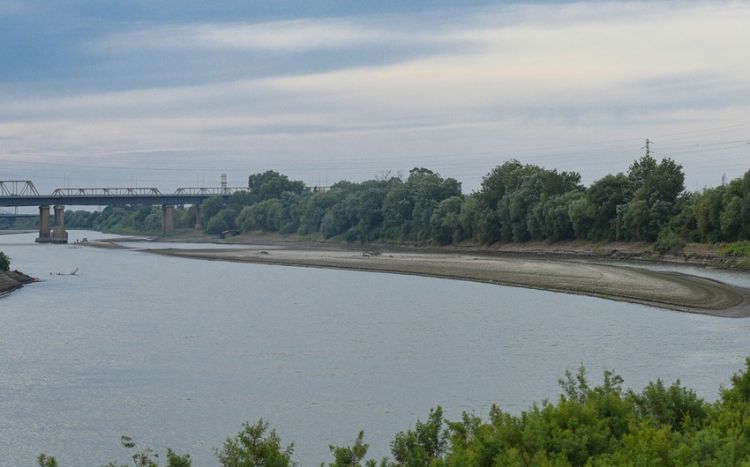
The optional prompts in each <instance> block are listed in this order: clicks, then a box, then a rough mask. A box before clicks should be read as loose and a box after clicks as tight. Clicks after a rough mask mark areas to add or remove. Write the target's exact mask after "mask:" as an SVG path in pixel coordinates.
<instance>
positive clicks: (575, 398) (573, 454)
mask: <svg viewBox="0 0 750 467" xmlns="http://www.w3.org/2000/svg"><path fill="white" fill-rule="evenodd" d="M560 384H561V386H562V390H563V393H562V395H561V396H560V397H559V399H558V400H557V401H554V402H548V401H544V402H542V403H541V404H535V405H533V406H532V407H531V408H530V409H529V410H527V411H525V412H523V413H521V414H520V415H512V414H509V413H506V412H503V411H502V410H501V409H499V408H498V407H493V408H492V409H491V410H490V413H489V418H488V419H486V420H482V419H480V418H479V417H477V416H475V415H471V414H466V413H465V414H464V415H463V416H462V417H461V419H460V420H452V421H449V420H446V419H445V418H444V417H443V411H442V409H441V408H440V407H437V408H435V409H434V410H432V411H430V414H429V416H428V417H427V420H426V421H424V422H421V421H417V422H416V424H415V426H414V428H413V429H410V430H407V431H404V432H401V433H398V434H396V436H395V437H394V438H393V440H392V441H391V443H390V450H391V458H386V459H381V460H374V459H369V460H366V457H367V451H368V448H369V446H368V445H367V444H366V443H365V442H364V433H363V432H360V433H359V434H358V436H357V437H356V438H355V440H354V443H353V444H352V445H349V446H331V447H330V450H331V454H332V457H333V459H332V461H331V462H330V463H329V464H327V465H329V466H332V467H344V466H349V467H353V466H371V467H376V466H381V467H401V466H403V467H407V466H409V467H417V466H445V467H448V466H592V467H593V466H632V465H638V466H690V465H694V466H699V465H700V466H732V465H737V466H739V465H750V359H747V361H746V368H745V370H744V371H741V372H739V373H737V374H736V375H734V376H733V377H732V380H731V385H730V386H729V387H728V388H722V389H721V395H720V398H719V400H718V401H716V402H714V403H707V402H705V401H703V400H702V399H700V398H699V397H698V396H697V395H696V394H695V392H694V391H692V390H690V389H687V388H685V387H683V386H682V385H681V384H680V383H679V381H678V382H676V383H674V384H672V385H671V386H665V385H664V384H663V383H662V382H661V381H656V382H655V383H650V384H649V385H647V386H646V388H644V389H643V390H642V391H641V392H640V393H636V392H633V391H631V390H624V389H623V387H622V384H623V381H622V378H620V377H619V376H617V375H616V374H613V373H611V372H605V373H604V380H603V382H602V384H600V385H599V386H595V387H592V386H590V385H589V382H588V381H587V378H586V375H585V372H584V370H583V369H581V370H579V372H578V373H577V374H575V375H574V374H571V373H566V376H565V378H564V379H561V380H560ZM122 442H123V446H124V447H125V448H127V449H129V450H131V453H133V454H132V459H133V462H134V465H136V466H137V467H156V466H158V465H159V464H158V455H157V454H156V453H155V452H153V451H152V450H150V449H140V448H139V447H138V446H137V445H136V444H135V442H133V440H132V439H131V438H128V437H123V440H122ZM215 452H216V457H217V460H218V462H219V465H221V466H224V467H241V466H248V467H249V466H278V467H284V466H292V465H296V463H295V461H294V445H293V444H290V445H288V446H285V445H284V444H283V443H282V441H281V438H280V436H279V435H278V434H277V433H276V431H274V430H272V429H270V428H269V425H268V423H267V422H265V421H263V420H260V421H258V422H257V423H255V424H246V425H244V427H243V430H242V431H241V432H240V433H239V434H237V435H236V436H235V437H232V438H228V439H227V440H226V441H225V442H224V445H223V446H222V447H221V448H220V449H216V451H215ZM38 461H39V465H40V466H42V467H56V466H57V465H58V464H57V462H56V460H55V459H54V458H53V457H49V456H46V455H41V456H40V457H39V459H38ZM118 465H120V464H116V463H110V464H107V466H105V467H117V466H118ZM165 465H167V466H168V467H187V466H190V465H191V460H190V456H189V455H186V454H185V455H179V454H177V453H175V452H172V451H171V450H170V451H167V455H166V464H165ZM322 465H325V464H322Z"/></svg>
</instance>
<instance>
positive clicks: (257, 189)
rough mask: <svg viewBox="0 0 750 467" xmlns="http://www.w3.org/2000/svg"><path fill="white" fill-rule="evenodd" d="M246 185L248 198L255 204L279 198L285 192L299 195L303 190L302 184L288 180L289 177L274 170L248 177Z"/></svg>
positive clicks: (303, 185)
mask: <svg viewBox="0 0 750 467" xmlns="http://www.w3.org/2000/svg"><path fill="white" fill-rule="evenodd" d="M247 185H248V188H249V189H250V198H251V199H253V200H254V201H255V202H258V201H265V200H267V199H271V198H276V199H278V198H281V194H282V193H284V192H285V191H289V192H291V193H295V194H301V193H302V192H303V191H304V190H305V184H304V183H303V182H301V181H292V180H289V177H287V176H286V175H282V174H280V173H278V172H276V171H274V170H268V171H266V172H263V173H258V174H253V175H250V177H248V184H247Z"/></svg>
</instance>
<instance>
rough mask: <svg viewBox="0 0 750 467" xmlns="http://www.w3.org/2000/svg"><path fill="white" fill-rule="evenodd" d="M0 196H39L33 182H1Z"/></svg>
mask: <svg viewBox="0 0 750 467" xmlns="http://www.w3.org/2000/svg"><path fill="white" fill-rule="evenodd" d="M0 196H6V197H10V196H39V192H38V191H37V189H36V187H35V186H34V184H33V183H32V182H31V180H0Z"/></svg>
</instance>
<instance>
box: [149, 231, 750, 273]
mask: <svg viewBox="0 0 750 467" xmlns="http://www.w3.org/2000/svg"><path fill="white" fill-rule="evenodd" d="M158 240H159V241H161V242H180V243H218V244H227V245H287V246H289V247H291V248H300V249H315V250H318V249H324V250H329V249H343V250H351V251H362V250H363V249H364V250H372V249H375V250H378V249H383V250H385V249H387V250H393V251H400V252H401V251H403V252H408V251H412V252H425V253H461V254H476V255H489V256H498V255H499V256H515V257H528V258H545V259H546V258H555V259H574V260H581V259H582V260H597V261H601V260H606V261H613V262H619V261H623V262H643V263H666V264H676V265H689V266H698V267H709V268H716V269H729V270H740V271H750V257H747V256H732V255H726V254H723V253H722V245H719V244H706V243H689V244H687V245H685V247H684V248H683V250H682V252H681V253H679V254H664V255H662V254H659V253H656V252H655V251H654V245H653V243H648V242H599V243H595V242H588V241H582V240H565V241H560V242H555V243H548V242H543V241H529V242H524V243H512V242H509V243H495V244H492V245H481V244H478V243H472V242H462V243H460V244H458V245H444V246H438V245H425V244H420V243H413V242H384V241H379V242H374V243H367V244H364V245H363V244H360V243H350V242H342V241H339V240H335V239H329V240H322V239H319V238H313V237H309V236H300V235H296V234H288V235H282V234H279V233H275V232H248V233H242V234H240V235H237V236H234V237H229V238H226V239H219V238H218V237H217V236H216V235H208V234H205V233H203V232H196V231H194V230H184V231H180V232H176V233H173V234H170V235H168V236H166V237H158Z"/></svg>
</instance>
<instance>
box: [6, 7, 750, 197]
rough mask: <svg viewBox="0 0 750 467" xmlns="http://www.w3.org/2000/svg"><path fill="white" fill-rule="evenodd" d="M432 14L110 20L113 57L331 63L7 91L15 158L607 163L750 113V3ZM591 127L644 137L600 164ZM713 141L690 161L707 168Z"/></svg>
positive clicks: (107, 46) (614, 136)
mask: <svg viewBox="0 0 750 467" xmlns="http://www.w3.org/2000/svg"><path fill="white" fill-rule="evenodd" d="M433 19H434V18H431V19H430V21H426V20H425V19H424V17H422V16H419V15H415V16H411V17H402V18H398V21H395V20H394V18H377V20H372V19H367V18H327V19H300V20H292V21H277V22H266V23H239V22H236V23H231V24H184V25H171V26H164V27H151V28H147V29H144V28H140V29H137V30H133V31H131V32H128V33H125V34H120V35H115V36H111V35H110V36H107V37H105V38H104V39H102V40H101V41H100V42H98V43H97V44H98V45H96V47H97V50H98V51H99V52H100V53H103V52H106V53H107V54H110V55H111V56H114V57H118V56H119V55H118V54H123V53H131V52H132V53H139V52H141V51H144V50H147V51H151V52H153V53H155V54H156V56H157V58H158V57H160V56H162V57H166V56H168V55H169V54H170V53H172V52H173V51H180V52H181V53H185V54H188V55H186V57H189V60H192V61H194V62H195V64H196V66H197V67H201V66H205V65H203V63H204V62H202V60H203V57H205V56H207V55H208V56H210V55H211V54H212V53H213V51H215V50H229V51H242V52H243V53H248V54H250V58H248V60H251V59H252V56H253V55H252V54H253V53H256V52H259V53H266V52H292V53H294V54H300V55H305V53H308V52H311V51H316V53H317V52H320V53H329V54H330V55H329V57H330V60H331V62H332V65H331V66H330V69H323V70H322V71H317V72H314V73H307V72H300V71H298V70H294V69H292V70H284V71H283V72H279V73H275V74H271V75H270V76H263V77H248V76H244V75H243V73H236V74H232V73H231V67H230V68H229V72H227V73H226V75H227V77H225V79H223V80H219V81H211V82H206V83H202V84H197V85H183V84H180V83H179V82H176V83H174V84H172V85H170V86H162V87H153V88H147V89H131V90H125V91H115V92H100V93H80V94H75V95H72V96H64V95H63V96H58V97H51V98H43V99H30V98H28V97H20V98H19V97H17V96H14V97H8V98H5V99H0V144H1V145H2V146H0V157H3V154H6V155H9V154H14V158H16V159H19V158H22V157H24V154H39V153H43V152H44V151H49V152H55V153H63V154H71V155H72V154H75V155H77V156H81V157H82V156H86V155H88V156H87V157H92V158H95V157H98V155H100V154H103V153H106V154H114V153H135V152H138V151H142V152H144V153H148V152H149V151H160V150H163V151H173V152H174V151H175V150H174V148H190V149H189V150H188V149H186V150H185V154H186V157H188V156H187V154H193V153H194V152H196V151H198V152H202V153H206V154H209V153H210V154H213V155H214V156H215V157H218V156H221V157H223V158H225V159H226V160H230V159H231V160H243V161H244V160H252V161H253V163H256V164H258V165H261V166H263V165H265V166H270V165H273V164H276V163H278V161H279V160H282V159H283V160H316V161H318V162H321V161H329V162H330V161H337V163H338V165H339V166H341V161H342V160H350V161H357V162H358V163H360V164H361V165H362V167H370V166H374V165H377V164H383V165H386V164H390V165H391V166H393V165H395V164H401V163H403V164H405V165H409V164H411V163H421V164H426V165H434V166H436V167H437V168H438V169H439V168H440V164H443V165H444V166H445V167H448V168H449V169H450V170H457V167H458V166H457V164H458V162H456V159H457V158H458V159H459V162H461V163H462V164H464V165H465V166H467V167H469V168H471V170H472V171H473V172H475V173H476V176H480V175H481V174H482V173H483V172H484V171H486V170H487V169H489V168H490V167H489V166H490V165H491V164H492V163H493V162H497V161H498V158H500V157H510V156H517V157H524V156H525V157H527V158H528V159H529V160H531V161H533V162H537V163H543V164H544V163H546V164H548V165H554V166H559V167H561V168H566V169H580V168H581V166H582V164H586V165H588V166H589V167H593V168H591V169H590V170H592V172H591V174H589V175H590V176H596V175H600V174H601V173H602V172H605V171H610V170H612V166H613V164H614V165H617V164H616V161H620V162H619V164H620V166H621V167H620V168H624V167H625V166H626V164H627V161H628V160H630V159H631V158H632V157H633V156H634V150H635V152H637V147H638V143H637V142H638V141H639V140H640V139H641V138H645V137H646V136H650V137H657V136H658V135H660V134H662V135H669V134H673V133H679V132H680V131H682V132H683V133H684V132H687V133H684V134H688V135H690V134H695V135H701V133H700V132H701V131H702V129H706V128H714V127H717V126H722V125H727V124H729V123H737V122H745V121H747V120H748V117H747V115H750V84H748V83H750V62H749V61H748V60H747V59H746V49H747V46H748V45H749V44H750V29H748V28H747V24H750V6H748V5H747V4H745V3H731V2H727V3H720V4H718V6H717V3H687V4H684V3H679V2H674V3H672V2H668V3H633V2H606V3H575V4H567V5H544V6H523V5H522V6H513V7H507V8H493V9H484V10H481V11H477V10H468V11H465V12H463V13H461V14H460V15H455V16H454V17H453V18H451V19H453V20H452V21H448V20H444V21H439V22H435V21H433ZM415 44H432V45H434V46H435V47H436V49H435V50H431V51H430V53H429V54H417V55H416V56H407V57H405V58H403V59H398V60H392V61H389V62H387V63H374V64H373V63H370V64H368V63H364V64H363V63H361V62H358V63H357V64H355V65H347V64H346V63H340V62H336V61H335V60H334V59H335V58H337V57H338V53H339V51H340V49H342V48H348V49H352V50H355V51H359V52H360V53H362V54H363V55H365V56H366V55H367V54H372V53H373V50H375V51H378V50H380V49H379V47H384V46H386V45H387V46H394V45H399V46H400V47H402V48H404V49H408V48H410V47H414V46H415ZM375 53H377V52H375ZM748 123H749V125H748V127H750V122H748ZM748 127H742V128H740V129H739V130H736V131H735V132H734V133H733V135H734V136H732V135H730V134H729V133H726V134H724V133H722V136H727V138H728V137H730V136H731V137H735V136H737V135H739V134H741V133H742V131H745V132H746V131H747V130H748ZM691 132H692V133H691ZM592 139H594V140H599V141H609V140H612V141H623V140H627V143H625V144H620V145H619V146H618V145H614V146H613V145H609V146H607V148H608V151H609V152H608V153H607V154H608V155H607V156H605V155H602V154H601V152H600V154H599V155H597V156H596V157H598V158H601V160H602V161H604V162H602V164H601V166H599V167H598V168H597V166H596V164H595V163H594V160H593V159H595V158H593V159H592V156H591V155H590V154H586V153H585V151H587V150H590V149H589V144H588V142H589V141H591V140H592ZM631 140H632V142H630V141H631ZM665 140H667V141H668V138H666V137H665ZM540 141H542V142H546V143H547V144H546V145H543V147H540V145H539V144H538V143H539V142H540ZM676 141H677V142H678V143H679V142H680V141H682V143H684V144H688V143H690V144H692V143H693V142H692V140H691V141H687V138H685V137H683V138H682V139H681V140H676ZM552 142H554V144H552ZM560 147H567V148H570V147H578V148H581V151H583V153H581V152H579V155H578V156H575V154H573V155H571V154H570V150H569V149H566V150H561V149H559V148H560ZM600 147H601V146H600ZM662 147H663V148H665V150H666V148H667V146H666V145H665V146H662ZM673 147H674V148H679V145H678V146H673ZM556 148H557V149H556ZM565 151H568V152H565ZM177 152H179V151H177ZM574 152H575V151H574ZM472 154H475V155H477V154H478V156H472ZM556 154H557V155H556ZM561 154H563V155H561ZM564 154H568V155H564ZM686 154H688V153H686ZM737 154H739V153H737ZM384 155H385V156H384ZM387 155H390V158H389V156H387ZM665 155H666V154H665ZM6 157H7V156H6ZM144 157H145V156H144ZM190 157H193V156H190ZM696 157H700V154H698V155H697V156H696ZM696 157H694V156H689V155H686V156H685V158H684V160H682V162H684V163H685V164H686V165H688V169H689V168H690V167H689V166H690V164H693V166H694V167H701V165H700V164H702V162H701V161H700V160H699V159H696ZM733 157H734V156H733ZM347 158H348V159H347ZM425 159H429V160H428V161H425ZM678 159H679V158H678ZM733 160H734V159H733ZM737 160H739V159H737ZM366 161H369V165H368V164H366V163H365V162H366ZM430 161H432V163H430ZM451 161H452V162H451ZM289 165H290V166H293V164H289ZM479 165H481V167H478V166H479ZM735 165H736V166H737V167H739V165H741V164H739V163H737V164H735ZM297 166H299V164H297ZM384 168H386V167H384ZM396 168H399V167H396ZM368 170H369V169H368ZM597 170H598V171H599V172H597ZM711 170H713V168H711ZM716 170H720V169H718V168H717V169H716ZM737 170H739V168H738V169H737ZM703 172H706V170H704V171H703ZM448 173H450V171H449V170H448ZM689 174H690V172H689ZM363 175H364V176H368V175H371V171H368V172H367V173H365V174H363ZM585 175H586V174H585ZM711 176H713V175H711ZM469 186H470V184H469Z"/></svg>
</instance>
